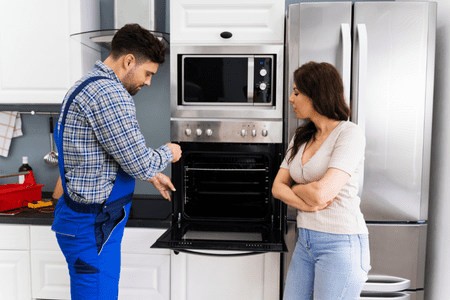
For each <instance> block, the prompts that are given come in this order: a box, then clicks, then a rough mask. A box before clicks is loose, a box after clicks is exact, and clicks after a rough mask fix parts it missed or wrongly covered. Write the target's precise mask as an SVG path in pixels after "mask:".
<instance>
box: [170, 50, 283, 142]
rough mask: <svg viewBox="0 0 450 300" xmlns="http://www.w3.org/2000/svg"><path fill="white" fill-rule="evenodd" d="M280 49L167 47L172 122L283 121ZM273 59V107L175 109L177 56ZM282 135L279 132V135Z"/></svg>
mask: <svg viewBox="0 0 450 300" xmlns="http://www.w3.org/2000/svg"><path fill="white" fill-rule="evenodd" d="M283 51H284V45H239V46H231V45H226V46H224V45H208V46H206V45H198V46H173V45H172V46H171V47H170V110H171V117H172V118H197V119H199V118H207V119H212V118H219V119H224V118H230V119H233V118H234V119H272V120H278V121H281V120H282V118H283V66H284V53H283ZM185 54H198V55H202V54H205V55H221V54H223V55H256V56H258V55H266V54H267V55H276V64H274V78H275V80H276V84H275V87H274V88H273V93H274V94H273V96H274V98H275V106H264V105H254V106H239V105H237V106H230V105H228V106H227V105H209V106H208V105H195V106H192V105H191V106H183V105H178V92H179V90H178V89H179V88H181V86H179V85H178V75H179V74H178V71H179V70H178V59H179V56H180V55H185ZM280 135H282V132H280Z"/></svg>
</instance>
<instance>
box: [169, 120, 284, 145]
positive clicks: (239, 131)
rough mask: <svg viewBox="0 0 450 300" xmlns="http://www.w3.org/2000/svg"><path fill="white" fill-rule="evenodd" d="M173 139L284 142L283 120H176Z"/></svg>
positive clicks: (184, 140)
mask: <svg viewBox="0 0 450 300" xmlns="http://www.w3.org/2000/svg"><path fill="white" fill-rule="evenodd" d="M170 126H171V141H173V142H203V143H220V142H226V143H272V144H277V143H282V138H283V122H281V121H279V122H278V121H234V120H186V119H184V120H174V119H172V120H171V122H170Z"/></svg>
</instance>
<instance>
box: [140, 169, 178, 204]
mask: <svg viewBox="0 0 450 300" xmlns="http://www.w3.org/2000/svg"><path fill="white" fill-rule="evenodd" d="M146 181H148V182H151V183H152V184H153V186H154V187H155V188H156V189H157V190H158V191H159V192H160V193H161V195H162V196H163V197H164V198H165V199H167V200H169V201H170V200H171V199H170V191H173V192H175V187H174V186H173V184H172V181H171V180H170V178H169V177H167V176H166V175H164V174H162V173H158V174H156V175H155V176H154V177H152V178H150V179H147V180H146Z"/></svg>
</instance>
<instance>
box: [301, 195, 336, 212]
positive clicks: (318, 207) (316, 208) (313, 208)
mask: <svg viewBox="0 0 450 300" xmlns="http://www.w3.org/2000/svg"><path fill="white" fill-rule="evenodd" d="M336 200H339V199H338V198H334V199H332V200H330V201H328V202H327V203H325V204H322V205H315V206H310V205H308V204H307V205H308V206H307V208H306V209H302V211H304V212H316V211H320V210H324V209H328V208H330V206H331V204H333V202H334V201H336Z"/></svg>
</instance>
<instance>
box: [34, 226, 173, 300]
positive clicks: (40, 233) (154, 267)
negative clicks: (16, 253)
mask: <svg viewBox="0 0 450 300" xmlns="http://www.w3.org/2000/svg"><path fill="white" fill-rule="evenodd" d="M30 230H31V255H30V257H31V284H32V297H33V299H44V298H45V299H60V300H64V299H70V277H69V271H68V269H67V264H66V261H65V258H64V255H63V254H62V253H61V251H60V249H59V246H58V243H57V240H56V237H55V234H54V232H53V231H52V230H51V229H50V226H30ZM164 231H165V230H164V229H150V228H131V227H127V228H125V232H124V237H123V241H122V268H121V275H120V282H119V300H140V299H142V300H144V299H155V300H169V299H170V251H169V250H153V249H150V246H151V245H152V244H153V242H154V241H156V239H157V238H158V237H159V236H160V235H161V234H162V233H163V232H164ZM28 299H29V298H28Z"/></svg>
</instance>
